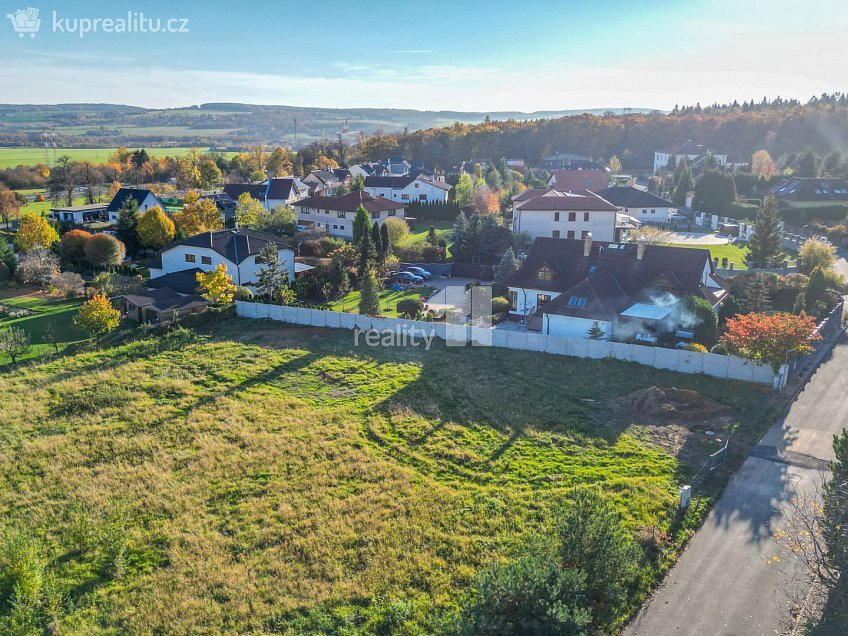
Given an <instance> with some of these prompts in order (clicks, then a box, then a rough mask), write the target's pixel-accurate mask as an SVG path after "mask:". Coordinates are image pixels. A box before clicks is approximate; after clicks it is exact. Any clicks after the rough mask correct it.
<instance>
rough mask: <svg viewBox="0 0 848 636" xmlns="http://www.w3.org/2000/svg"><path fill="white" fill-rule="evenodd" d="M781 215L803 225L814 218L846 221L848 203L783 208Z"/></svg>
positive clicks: (789, 220)
mask: <svg viewBox="0 0 848 636" xmlns="http://www.w3.org/2000/svg"><path fill="white" fill-rule="evenodd" d="M781 216H782V217H783V220H784V221H786V222H787V223H792V224H795V225H802V224H804V223H807V222H808V221H811V220H813V219H818V220H819V221H837V222H839V221H844V220H845V218H846V217H848V204H846V203H831V204H829V205H816V206H810V207H806V208H783V209H782V210H781Z"/></svg>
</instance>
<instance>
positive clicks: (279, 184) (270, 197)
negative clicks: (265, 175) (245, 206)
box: [224, 177, 309, 210]
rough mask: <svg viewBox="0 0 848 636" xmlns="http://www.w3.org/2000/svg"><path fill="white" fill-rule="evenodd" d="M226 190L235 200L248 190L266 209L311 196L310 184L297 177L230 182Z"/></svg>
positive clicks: (284, 205)
mask: <svg viewBox="0 0 848 636" xmlns="http://www.w3.org/2000/svg"><path fill="white" fill-rule="evenodd" d="M224 192H225V193H226V194H227V196H229V197H230V198H231V199H232V200H233V201H238V198H239V197H240V196H241V195H242V194H243V193H245V192H247V193H248V194H250V196H252V197H253V198H254V199H256V200H257V201H259V202H261V203H262V205H263V206H265V209H267V210H273V209H274V208H275V207H277V206H278V205H279V206H282V207H287V206H290V205H291V204H292V203H294V202H295V201H299V200H300V199H303V198H305V197H307V196H309V186H308V185H307V184H305V183H304V182H302V181H301V180H300V179H297V178H295V177H273V178H271V179H266V180H265V181H262V182H260V183H228V184H226V185H224Z"/></svg>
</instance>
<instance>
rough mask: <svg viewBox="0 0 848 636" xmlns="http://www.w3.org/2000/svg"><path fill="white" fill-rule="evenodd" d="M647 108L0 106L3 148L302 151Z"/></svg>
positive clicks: (0, 135) (218, 104)
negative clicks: (345, 138)
mask: <svg viewBox="0 0 848 636" xmlns="http://www.w3.org/2000/svg"><path fill="white" fill-rule="evenodd" d="M625 112H633V113H648V112H651V111H650V109H646V108H636V109H622V108H597V109H583V110H574V109H571V110H561V111H537V112H532V113H523V112H518V111H491V112H462V111H422V110H411V109H395V108H311V107H298V106H267V105H258V104H239V103H209V104H201V105H199V106H189V107H184V108H172V109H149V108H139V107H136V106H128V105H123V104H0V146H7V147H9V146H39V145H42V144H43V139H42V136H43V135H44V133H45V132H51V131H52V132H55V134H56V135H57V136H58V140H57V142H56V143H57V145H58V146H60V147H65V148H85V147H114V146H118V145H126V146H137V145H146V146H157V145H161V146H169V145H179V146H185V145H191V144H197V145H202V146H221V147H233V148H243V147H247V146H250V145H253V144H257V143H265V144H281V145H285V146H289V147H300V146H303V145H305V144H308V143H310V142H313V141H317V140H320V139H335V138H336V137H337V136H338V134H339V132H340V131H341V130H342V128H343V127H344V125H345V122H347V128H348V130H349V134H350V136H351V138H352V139H353V138H355V137H356V135H358V134H359V133H366V134H370V133H374V132H377V131H383V132H387V133H396V132H404V131H407V132H414V131H416V130H425V129H428V128H438V127H445V126H451V125H453V124H455V123H462V124H477V123H480V122H483V121H485V120H486V118H487V117H488V118H489V119H491V120H496V121H497V120H509V119H513V120H516V121H529V120H538V119H552V118H558V117H563V116H566V115H576V114H585V113H590V114H598V115H600V114H603V113H616V114H621V113H625Z"/></svg>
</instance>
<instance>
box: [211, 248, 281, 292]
mask: <svg viewBox="0 0 848 636" xmlns="http://www.w3.org/2000/svg"><path fill="white" fill-rule="evenodd" d="M268 245H273V244H272V243H269V244H268ZM274 252H275V253H276V249H275V250H274ZM195 277H196V278H197V286H198V288H199V289H200V294H201V295H202V296H203V297H204V298H205V299H206V300H208V301H210V302H211V303H213V304H215V305H227V304H229V303H231V302H233V297H234V295H235V292H236V286H235V285H233V278H232V276H230V275H229V274H228V273H227V266H226V265H225V264H224V263H218V266H217V267H216V268H215V269H213V270H211V271H208V272H197V274H195Z"/></svg>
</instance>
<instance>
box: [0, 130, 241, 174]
mask: <svg viewBox="0 0 848 636" xmlns="http://www.w3.org/2000/svg"><path fill="white" fill-rule="evenodd" d="M202 132H203V131H198V134H201V133H202ZM144 149H145V150H147V154H149V155H150V156H152V157H178V156H181V155H184V154H186V153H188V151H189V150H190V149H191V148H190V147H183V148H148V147H146V146H145V147H144ZM208 149H209V148H201V150H202V151H204V152H205V151H207V150H208ZM115 150H117V148H56V152H55V155H56V156H57V157H61V156H62V155H68V156H69V157H70V158H71V159H73V160H74V161H86V160H87V161H91V162H94V163H104V162H106V161H107V160H108V158H109V155H110V154H112V153H113V152H115ZM131 150H132V149H131ZM229 154H235V153H229ZM53 156H54V152H53V149H51V150H50V157H49V160H45V157H44V148H0V169H3V168H15V167H17V166H19V165H25V166H34V165H35V164H38V163H47V164H48V165H52V164H53V163H54V160H53Z"/></svg>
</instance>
